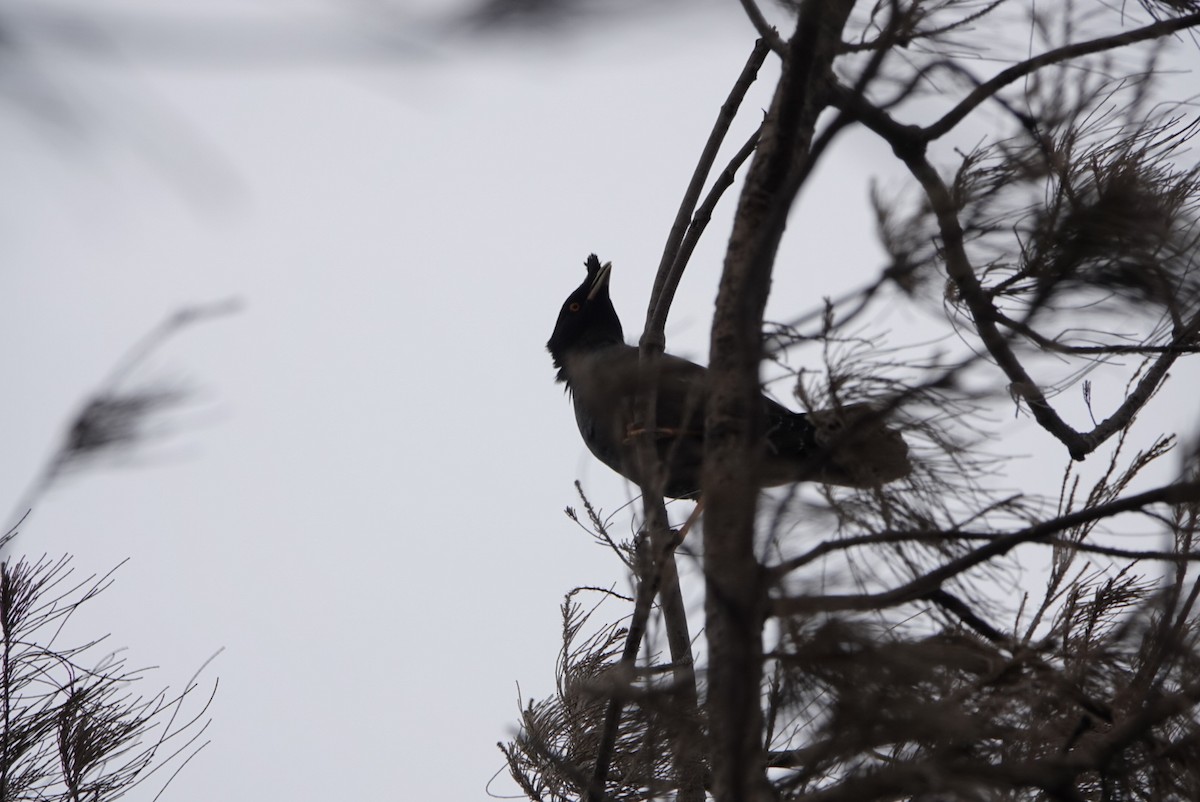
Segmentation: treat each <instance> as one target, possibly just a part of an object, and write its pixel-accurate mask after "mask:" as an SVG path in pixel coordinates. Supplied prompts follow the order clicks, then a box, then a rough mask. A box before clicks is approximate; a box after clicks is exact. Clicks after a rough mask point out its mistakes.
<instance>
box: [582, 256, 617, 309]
mask: <svg viewBox="0 0 1200 802" xmlns="http://www.w3.org/2000/svg"><path fill="white" fill-rule="evenodd" d="M611 275H612V262H605V263H604V264H603V265H602V266H601V267H600V270H599V271H598V272H597V273H596V277H595V278H594V279H592V286H591V287H590V288H588V294H587V299H588V300H589V301H591V300H594V299H595V298H596V296H597V295H599V294H600V291H601V290H602V289H604V288H605V287H607V286H608V278H609V276H611Z"/></svg>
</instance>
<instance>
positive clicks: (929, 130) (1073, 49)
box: [921, 12, 1200, 142]
mask: <svg viewBox="0 0 1200 802" xmlns="http://www.w3.org/2000/svg"><path fill="white" fill-rule="evenodd" d="M1197 25H1200V12H1195V13H1192V14H1185V15H1183V16H1181V17H1175V18H1173V19H1167V20H1160V21H1159V22H1154V23H1151V24H1150V25H1145V26H1143V27H1141V28H1135V29H1134V30H1132V31H1126V32H1125V33H1118V34H1113V35H1112V36H1102V37H1100V38H1099V39H1092V40H1090V41H1087V42H1079V43H1077V44H1073V45H1065V46H1063V47H1059V48H1056V49H1054V50H1050V51H1047V52H1045V53H1042V54H1041V55H1038V56H1034V57H1033V58H1031V59H1026V60H1025V61H1022V62H1020V63H1019V64H1014V65H1012V66H1011V67H1009V68H1007V69H1005V70H1001V71H1000V72H999V73H997V74H996V75H995V76H994V77H992V78H991V79H990V80H988V81H985V82H984V83H982V84H980V85H979V86H977V87H975V89H974V90H973V91H972V92H971V94H969V95H967V96H966V97H965V98H963V99H962V100H961V101H960V102H959V104H958V105H957V106H955V107H954V108H953V109H951V110H950V111H949V112H948V113H947V114H945V115H944V116H943V117H942V118H941V119H940V120H938V121H937V122H935V123H933V124H932V125H929V126H926V127H925V128H923V129H921V136H922V138H923V139H924V140H925V141H926V142H932V141H933V140H935V139H937V138H939V137H942V136H944V135H946V134H947V133H949V132H950V130H951V129H953V128H954V126H956V125H958V124H959V123H960V122H962V121H963V120H964V119H966V117H967V116H968V115H969V114H970V113H971V112H972V111H974V110H975V108H976V107H977V106H979V105H980V104H981V103H983V102H984V101H986V100H987V99H988V98H990V97H991V96H992V95H994V94H996V92H998V91H1000V90H1001V89H1003V88H1004V87H1005V86H1008V85H1009V84H1011V83H1013V82H1014V81H1016V80H1019V79H1021V78H1023V77H1025V76H1026V75H1029V74H1030V73H1033V72H1036V71H1037V70H1040V69H1041V68H1042V67H1047V66H1049V65H1051V64H1058V63H1061V62H1063V61H1070V60H1071V59H1074V58H1079V57H1080V56H1087V55H1091V54H1092V53H1102V52H1104V51H1105V50H1114V49H1116V48H1118V47H1125V46H1126V45H1131V44H1135V43H1137V42H1145V41H1148V40H1151V39H1159V38H1162V37H1164V36H1167V35H1168V34H1172V33H1175V32H1176V31H1182V30H1185V29H1187V28H1193V27H1196V26H1197Z"/></svg>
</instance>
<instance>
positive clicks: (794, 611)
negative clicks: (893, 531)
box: [772, 482, 1200, 615]
mask: <svg viewBox="0 0 1200 802" xmlns="http://www.w3.org/2000/svg"><path fill="white" fill-rule="evenodd" d="M1196 502H1200V482H1178V483H1176V484H1171V485H1165V486H1163V487H1159V488H1156V489H1154V490H1147V491H1146V492H1144V493H1138V494H1136V495H1133V496H1126V497H1125V498H1120V499H1114V500H1113V501H1110V502H1107V503H1105V504H1097V505H1095V506H1092V507H1087V508H1085V509H1082V510H1078V511H1076V512H1072V513H1069V514H1067V515H1063V516H1060V517H1058V518H1055V519H1054V520H1051V521H1045V522H1043V523H1040V524H1035V525H1033V526H1030V527H1026V528H1025V529H1021V530H1019V531H1016V532H1013V533H1011V534H1008V535H1003V536H1001V537H997V538H996V539H995V540H992V541H991V542H989V543H987V544H986V545H984V546H980V547H979V548H977V549H975V550H974V551H972V552H970V553H969V554H964V555H963V556H961V557H958V558H955V559H953V560H951V561H949V562H947V563H946V564H944V565H941V566H938V567H937V568H935V569H933V570H932V571H929V572H928V573H926V574H924V575H922V576H919V577H917V578H916V579H913V580H911V581H910V582H907V583H905V584H904V585H901V586H900V587H898V588H893V589H892V590H887V591H882V592H880V593H859V594H847V595H836V594H829V595H824V596H791V597H787V598H782V599H778V600H776V601H775V602H774V603H773V604H772V614H774V615H798V614H810V613H816V612H832V611H835V610H879V609H882V608H885V607H895V606H897V605H900V604H907V603H908V602H912V601H916V600H919V599H922V598H926V597H928V596H929V595H930V594H931V593H933V592H934V591H936V590H938V589H939V588H940V587H941V586H942V583H944V582H946V581H947V580H948V579H952V578H953V577H955V576H958V575H959V574H961V573H963V572H964V571H967V570H969V569H971V568H974V567H975V566H977V565H979V564H981V563H984V562H987V561H988V560H991V559H993V558H995V557H1001V556H1003V555H1005V554H1007V553H1008V552H1010V551H1012V550H1013V549H1014V548H1016V547H1017V546H1019V545H1021V544H1023V543H1031V542H1037V541H1040V540H1044V539H1046V538H1048V537H1050V536H1051V535H1054V534H1056V533H1058V532H1061V531H1063V530H1065V529H1070V528H1072V527H1075V526H1079V525H1080V524H1085V523H1089V522H1091V521H1097V520H1100V519H1102V518H1108V517H1111V516H1113V515H1117V514H1119V513H1123V512H1131V511H1134V510H1140V509H1142V508H1143V507H1147V506H1149V505H1151V504H1172V505H1175V504H1189V503H1196Z"/></svg>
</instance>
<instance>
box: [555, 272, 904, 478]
mask: <svg viewBox="0 0 1200 802" xmlns="http://www.w3.org/2000/svg"><path fill="white" fill-rule="evenodd" d="M585 265H586V266H587V278H586V279H585V280H584V282H583V283H582V284H581V285H579V288H578V289H576V290H575V291H574V292H572V293H571V294H570V295H569V296H567V300H566V301H565V302H564V303H563V306H562V311H561V312H559V314H558V322H557V323H556V324H555V326H554V334H553V335H551V337H550V341H549V342H548V343H547V344H546V347H547V349H548V350H549V351H550V354H551V356H553V357H554V365H555V367H557V368H558V381H560V382H565V383H566V385H567V389H568V390H570V392H571V397H572V400H573V401H574V404H575V420H576V422H577V423H578V424H579V432H580V434H582V435H583V441H584V442H585V443H586V444H587V447H588V449H589V450H590V451H591V452H592V453H593V454H595V455H596V457H598V458H599V459H600V461H601V462H603V463H604V464H605V465H608V466H609V467H610V468H612V469H613V470H615V471H616V472H617V473H619V474H621V475H622V476H624V477H625V478H627V479H629V480H630V481H632V482H634V483H636V484H641V481H640V479H641V477H639V475H638V473H639V472H638V468H637V465H638V462H637V446H638V444H637V441H636V438H638V437H641V436H646V435H648V434H649V433H648V432H646V431H645V429H644V428H643V427H642V425H641V417H642V416H641V413H640V410H639V409H637V394H638V392H639V389H638V388H639V383H640V376H641V372H640V368H639V358H638V349H637V348H635V347H633V346H631V345H626V344H625V337H624V334H623V333H622V331H621V321H620V319H619V318H618V317H617V312H616V310H615V309H614V308H613V305H612V299H611V298H610V297H609V294H608V281H609V277H610V275H611V272H612V264H611V263H607V264H604V265H601V264H600V260H599V259H597V258H596V256H595V254H593V255H591V256H589V257H588V259H587V262H585ZM653 369H654V370H655V371H656V375H655V382H656V387H657V397H658V401H657V407H656V413H655V414H656V420H655V423H654V431H653V437H654V443H655V446H656V450H657V452H658V457H659V459H660V460H661V464H662V465H663V467H664V468H665V471H666V477H665V479H666V481H665V485H664V487H663V494H664V495H666V496H668V497H670V498H696V497H697V496H698V495H699V493H700V468H701V462H702V460H703V457H704V412H705V409H704V407H705V400H706V397H707V392H708V388H707V377H706V373H707V369H706V368H703V367H701V366H700V365H697V364H695V363H694V362H689V361H688V360H686V359H681V358H679V357H677V356H671V355H670V354H663V355H662V356H660V357H659V358H658V359H657V360H656V361H655V363H654V366H653ZM762 409H763V419H764V426H765V432H766V437H765V444H764V445H765V449H764V453H763V456H762V462H761V464H760V477H759V484H760V485H761V486H762V487H773V486H776V485H785V484H790V483H792V482H803V481H814V482H824V483H827V484H835V485H845V486H849V487H874V486H877V485H880V484H883V483H885V482H890V481H893V480H895V479H900V478H902V477H904V476H906V475H908V473H909V472H910V470H911V465H910V464H909V461H908V447H907V446H906V445H905V443H904V439H903V438H902V437H901V436H900V434H899V433H897V432H895V431H893V430H892V429H889V428H887V427H886V426H885V425H884V424H883V421H882V415H881V413H880V412H879V411H878V410H876V409H875V408H873V407H871V406H870V405H866V404H852V405H846V406H843V407H840V408H838V409H829V410H824V411H821V412H814V413H811V414H807V415H806V414H804V413H801V412H792V411H791V410H790V409H787V408H786V407H784V406H782V405H780V404H778V403H776V402H775V401H772V400H771V399H769V398H767V397H766V396H762Z"/></svg>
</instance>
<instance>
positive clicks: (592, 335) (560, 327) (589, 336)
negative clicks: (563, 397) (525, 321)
mask: <svg viewBox="0 0 1200 802" xmlns="http://www.w3.org/2000/svg"><path fill="white" fill-rule="evenodd" d="M584 265H585V266H586V267H587V278H586V279H584V281H583V283H582V284H580V285H579V287H578V288H577V289H576V290H575V291H574V292H573V293H571V294H570V295H568V296H567V300H565V301H563V305H562V310H561V311H559V313H558V322H557V323H555V324H554V333H553V334H551V335H550V341H549V342H548V343H546V349H547V350H548V351H549V352H550V355H551V356H553V357H554V366H555V367H557V368H558V369H559V371H558V380H559V381H565V380H566V377H565V376H564V375H563V366H564V365H565V359H566V356H567V354H568V353H570V352H572V351H586V350H590V349H595V348H603V347H605V346H608V345H624V344H625V334H624V332H623V331H622V330H621V320H620V318H618V317H617V310H616V309H614V308H613V304H612V298H610V297H609V295H608V278H609V276H610V275H611V274H612V262H605V263H604V264H603V265H601V264H600V260H599V259H598V258H597V257H596V254H592V255H591V256H589V257H588V258H587V261H586V262H584Z"/></svg>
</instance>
